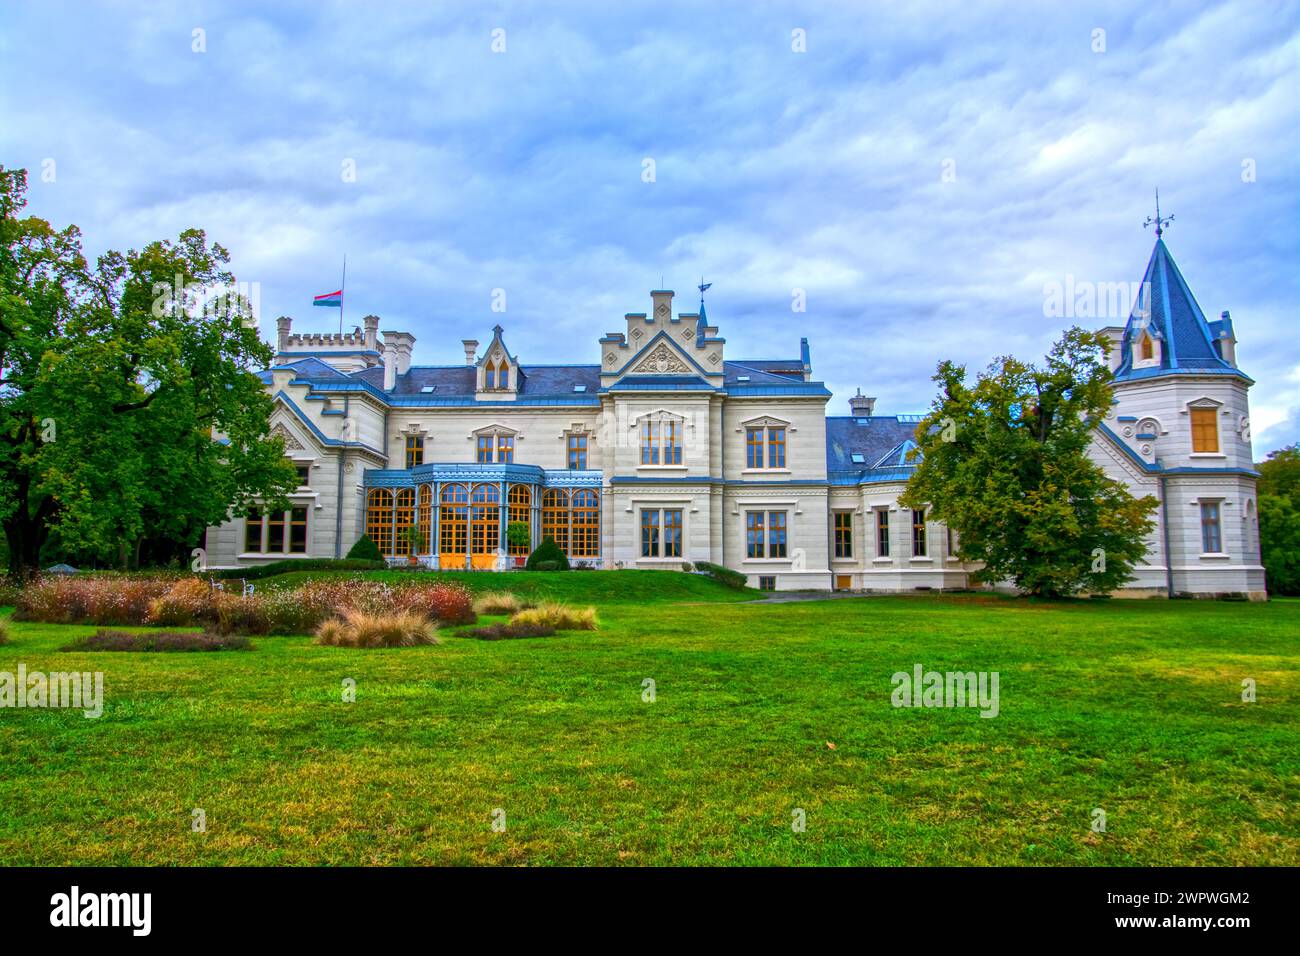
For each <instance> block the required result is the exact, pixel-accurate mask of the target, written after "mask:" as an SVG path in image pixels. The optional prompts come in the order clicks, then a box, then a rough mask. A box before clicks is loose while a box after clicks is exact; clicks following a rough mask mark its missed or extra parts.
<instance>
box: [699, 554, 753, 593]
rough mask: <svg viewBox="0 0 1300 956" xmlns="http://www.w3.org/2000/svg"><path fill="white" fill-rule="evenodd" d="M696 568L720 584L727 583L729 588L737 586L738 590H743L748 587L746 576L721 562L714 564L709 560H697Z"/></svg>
mask: <svg viewBox="0 0 1300 956" xmlns="http://www.w3.org/2000/svg"><path fill="white" fill-rule="evenodd" d="M695 570H696V571H703V572H704V573H705V574H707V575H708V576H709V577H711V578H713V580H715V581H717V582H718V583H719V584H725V585H726V586H727V587H729V588H735V589H736V590H737V591H743V590H744V589H745V587H746V578H745V576H744V575H743V574H741V573H740V572H739V571H733V570H731V568H724V567H723V566H722V565H720V564H712V563H710V562H708V561H696V562H695Z"/></svg>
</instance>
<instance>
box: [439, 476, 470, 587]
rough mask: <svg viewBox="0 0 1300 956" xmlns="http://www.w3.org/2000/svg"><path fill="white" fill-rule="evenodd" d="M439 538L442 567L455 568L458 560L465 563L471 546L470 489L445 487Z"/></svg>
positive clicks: (460, 486)
mask: <svg viewBox="0 0 1300 956" xmlns="http://www.w3.org/2000/svg"><path fill="white" fill-rule="evenodd" d="M438 538H439V541H438V552H439V554H440V555H441V559H440V561H439V564H440V565H441V566H442V567H444V568H446V567H452V566H455V564H456V559H459V560H460V562H462V563H463V562H464V560H465V555H466V553H467V549H468V546H469V488H467V487H466V486H465V485H461V484H451V485H443V488H442V507H441V511H440V512H439V514H438ZM449 558H450V564H449V563H448V559H449Z"/></svg>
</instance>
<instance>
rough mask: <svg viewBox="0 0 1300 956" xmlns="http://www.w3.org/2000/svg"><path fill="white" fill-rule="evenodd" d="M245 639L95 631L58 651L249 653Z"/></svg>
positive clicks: (184, 633) (201, 634)
mask: <svg viewBox="0 0 1300 956" xmlns="http://www.w3.org/2000/svg"><path fill="white" fill-rule="evenodd" d="M252 649H253V646H252V645H251V644H250V643H249V642H248V638H247V637H244V636H242V635H239V634H213V633H212V632H210V631H204V632H199V631H110V630H103V629H101V630H98V631H96V632H95V633H94V634H92V635H90V636H89V637H80V638H77V640H75V641H73V642H72V643H70V644H65V645H63V646H62V647H60V648H59V650H61V651H149V652H167V651H250V650H252Z"/></svg>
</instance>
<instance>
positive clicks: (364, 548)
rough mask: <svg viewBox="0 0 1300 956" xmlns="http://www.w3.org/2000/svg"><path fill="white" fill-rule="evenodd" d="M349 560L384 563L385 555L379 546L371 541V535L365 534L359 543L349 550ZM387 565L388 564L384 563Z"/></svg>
mask: <svg viewBox="0 0 1300 956" xmlns="http://www.w3.org/2000/svg"><path fill="white" fill-rule="evenodd" d="M348 559H349V560H358V561H383V560H384V554H383V552H382V551H380V550H379V545H377V544H375V542H374V541H373V540H372V539H371V537H370V535H368V534H363V535H362V536H361V537H359V538H357V543H356V544H354V545H353V546H352V547H351V548H349V549H348ZM384 563H385V564H387V562H384Z"/></svg>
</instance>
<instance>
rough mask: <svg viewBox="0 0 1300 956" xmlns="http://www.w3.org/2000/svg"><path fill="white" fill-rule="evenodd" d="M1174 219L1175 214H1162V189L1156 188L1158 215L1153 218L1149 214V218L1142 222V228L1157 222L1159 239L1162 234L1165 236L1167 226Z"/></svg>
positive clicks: (1157, 236)
mask: <svg viewBox="0 0 1300 956" xmlns="http://www.w3.org/2000/svg"><path fill="white" fill-rule="evenodd" d="M1173 221H1174V217H1173V216H1161V215H1160V190H1159V189H1157V190H1156V215H1155V218H1154V219H1153V218H1151V217H1150V216H1147V218H1146V222H1144V223H1142V228H1143V229H1145V228H1146V227H1147V226H1150V225H1152V224H1153V223H1154V224H1155V227H1156V238H1157V239H1159V238H1160V237H1161V236H1163V235H1164V233H1165V226H1167V225H1169V224H1170V223H1171V222H1173Z"/></svg>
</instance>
